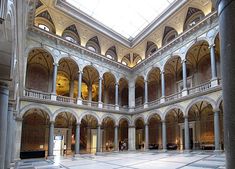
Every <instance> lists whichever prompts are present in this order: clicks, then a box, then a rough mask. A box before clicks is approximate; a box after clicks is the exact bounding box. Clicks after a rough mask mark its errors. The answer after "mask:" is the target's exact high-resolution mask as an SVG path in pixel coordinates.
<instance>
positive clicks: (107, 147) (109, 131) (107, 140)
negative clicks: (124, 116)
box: [101, 117, 115, 152]
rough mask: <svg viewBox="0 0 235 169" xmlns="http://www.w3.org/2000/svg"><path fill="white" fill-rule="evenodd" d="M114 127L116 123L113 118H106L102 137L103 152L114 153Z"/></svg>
mask: <svg viewBox="0 0 235 169" xmlns="http://www.w3.org/2000/svg"><path fill="white" fill-rule="evenodd" d="M114 127H115V122H114V120H113V119H112V118H110V117H106V118H105V119H104V120H103V121H102V126H101V129H102V131H101V133H102V134H101V135H102V140H103V141H102V151H103V152H110V151H114V148H115V145H114Z"/></svg>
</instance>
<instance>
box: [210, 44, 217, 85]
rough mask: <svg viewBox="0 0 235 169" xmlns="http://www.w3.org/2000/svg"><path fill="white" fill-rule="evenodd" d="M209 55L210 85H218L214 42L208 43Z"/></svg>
mask: <svg viewBox="0 0 235 169" xmlns="http://www.w3.org/2000/svg"><path fill="white" fill-rule="evenodd" d="M209 48H210V57H211V86H217V85H218V79H217V70H216V60H215V44H212V45H210V47H209Z"/></svg>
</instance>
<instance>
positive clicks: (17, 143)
mask: <svg viewBox="0 0 235 169" xmlns="http://www.w3.org/2000/svg"><path fill="white" fill-rule="evenodd" d="M22 121H23V119H22V118H19V117H16V118H15V122H16V124H15V130H16V131H15V133H16V134H15V138H16V139H15V141H13V142H15V154H14V161H18V160H20V147H21V134H22Z"/></svg>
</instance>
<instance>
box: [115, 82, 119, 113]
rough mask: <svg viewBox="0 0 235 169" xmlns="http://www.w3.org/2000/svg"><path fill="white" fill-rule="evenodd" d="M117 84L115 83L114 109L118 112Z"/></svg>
mask: <svg viewBox="0 0 235 169" xmlns="http://www.w3.org/2000/svg"><path fill="white" fill-rule="evenodd" d="M118 87H119V85H118V83H115V108H116V110H119V105H118Z"/></svg>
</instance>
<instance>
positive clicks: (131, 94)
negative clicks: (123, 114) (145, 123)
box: [128, 81, 135, 112]
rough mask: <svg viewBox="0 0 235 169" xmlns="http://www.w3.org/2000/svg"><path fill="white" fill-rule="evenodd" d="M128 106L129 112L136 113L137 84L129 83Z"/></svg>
mask: <svg viewBox="0 0 235 169" xmlns="http://www.w3.org/2000/svg"><path fill="white" fill-rule="evenodd" d="M128 92H129V93H128V96H129V98H128V106H129V111H130V112H132V111H134V108H135V82H134V81H129V86H128Z"/></svg>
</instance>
